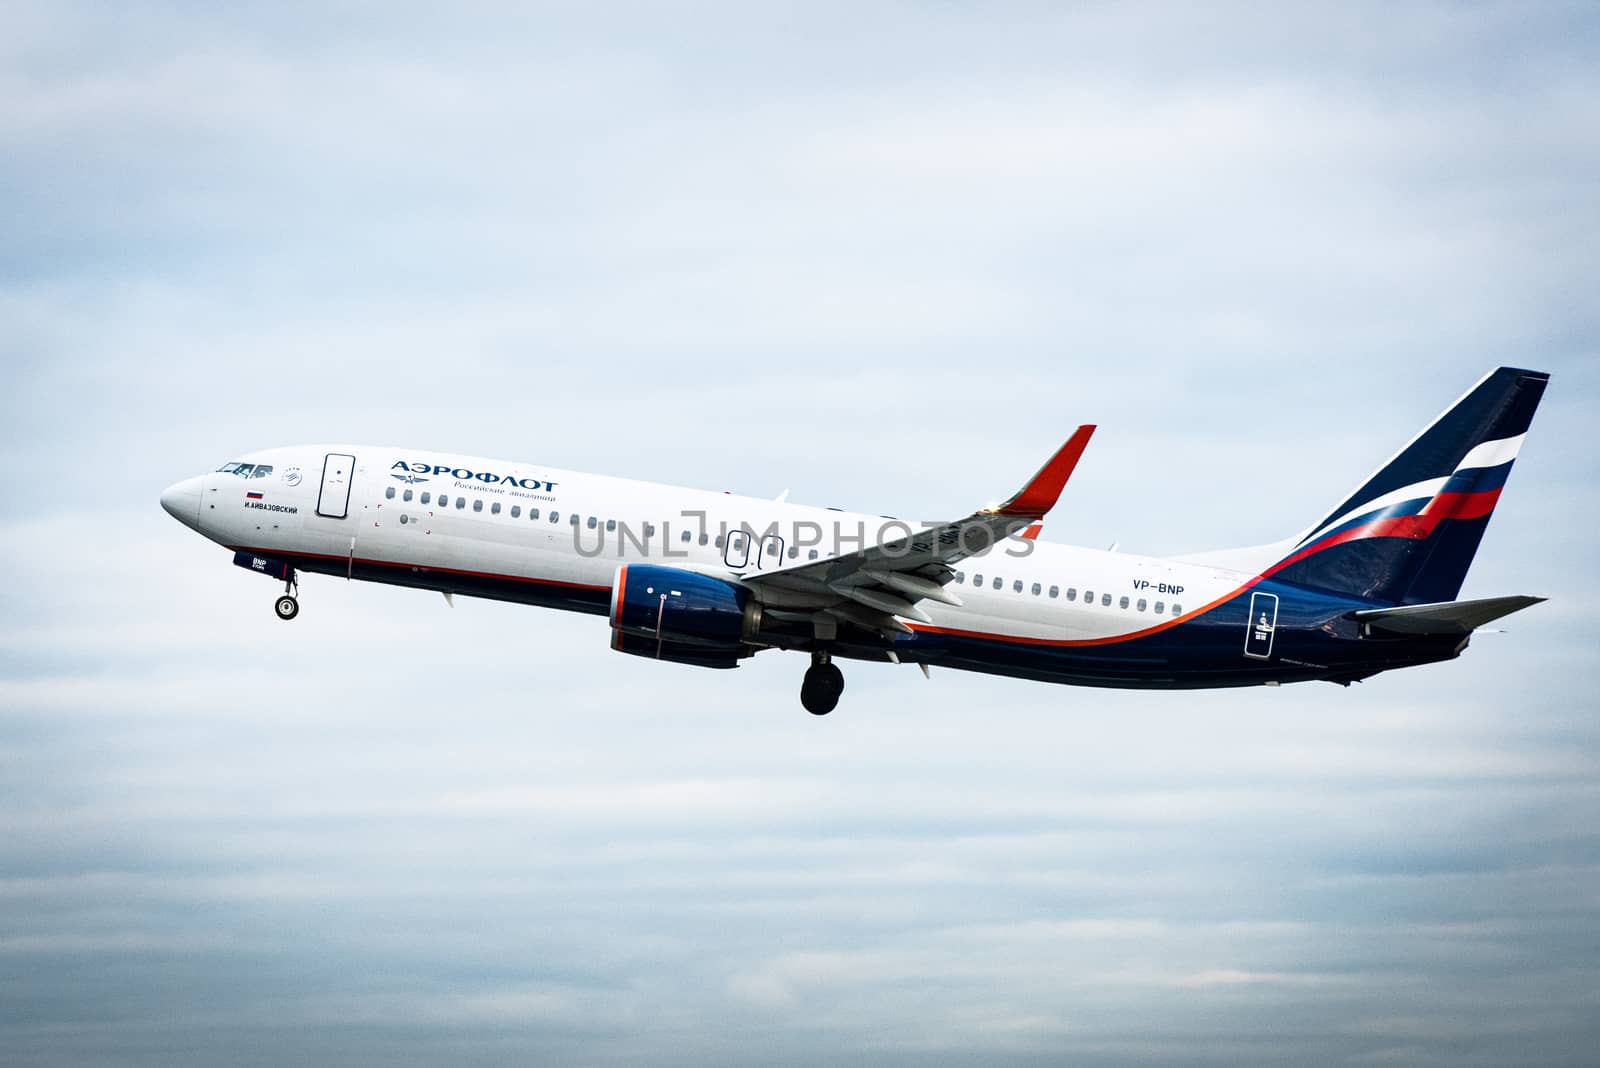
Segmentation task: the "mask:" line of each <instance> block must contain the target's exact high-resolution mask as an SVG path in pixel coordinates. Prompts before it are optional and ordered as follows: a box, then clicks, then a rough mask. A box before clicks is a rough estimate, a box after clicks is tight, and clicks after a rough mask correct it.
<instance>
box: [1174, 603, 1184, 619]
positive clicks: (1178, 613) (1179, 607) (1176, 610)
mask: <svg viewBox="0 0 1600 1068" xmlns="http://www.w3.org/2000/svg"><path fill="white" fill-rule="evenodd" d="M1172 614H1173V615H1175V616H1181V615H1183V605H1181V604H1178V603H1177V602H1176V601H1174V602H1173V605H1172Z"/></svg>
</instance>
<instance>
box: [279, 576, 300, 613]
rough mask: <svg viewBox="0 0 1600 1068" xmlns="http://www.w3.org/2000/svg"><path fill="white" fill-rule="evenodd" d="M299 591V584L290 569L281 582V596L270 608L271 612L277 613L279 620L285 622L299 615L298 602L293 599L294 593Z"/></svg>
mask: <svg viewBox="0 0 1600 1068" xmlns="http://www.w3.org/2000/svg"><path fill="white" fill-rule="evenodd" d="M299 589H300V583H299V581H298V580H296V578H295V575H294V571H293V569H291V570H290V571H289V573H288V575H287V576H285V578H284V580H283V596H282V597H279V598H278V600H277V603H275V604H274V605H273V606H272V608H273V611H275V612H277V613H278V618H279V619H281V620H284V621H285V622H287V621H288V620H291V619H293V618H294V617H295V616H297V615H299V614H300V602H299V601H298V600H297V599H296V598H295V592H296V591H298V590H299Z"/></svg>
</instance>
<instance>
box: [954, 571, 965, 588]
mask: <svg viewBox="0 0 1600 1068" xmlns="http://www.w3.org/2000/svg"><path fill="white" fill-rule="evenodd" d="M966 581H967V576H966V575H965V574H964V573H962V572H960V571H957V572H956V585H957V586H960V585H963V584H965V583H966Z"/></svg>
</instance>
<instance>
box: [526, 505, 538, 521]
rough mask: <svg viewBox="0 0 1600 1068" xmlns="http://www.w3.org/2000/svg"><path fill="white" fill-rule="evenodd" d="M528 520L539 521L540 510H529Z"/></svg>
mask: <svg viewBox="0 0 1600 1068" xmlns="http://www.w3.org/2000/svg"><path fill="white" fill-rule="evenodd" d="M528 518H529V519H538V518H539V509H537V508H529V509H528Z"/></svg>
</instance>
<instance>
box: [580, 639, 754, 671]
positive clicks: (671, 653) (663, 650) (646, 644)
mask: <svg viewBox="0 0 1600 1068" xmlns="http://www.w3.org/2000/svg"><path fill="white" fill-rule="evenodd" d="M611 648H613V649H615V650H616V651H617V652H619V653H629V654H631V655H633V656H647V657H649V658H650V659H651V660H666V661H670V662H671V663H674V664H693V665H694V666H695V667H704V668H736V667H738V666H739V661H740V660H741V659H743V658H744V657H746V656H750V655H752V654H750V653H746V652H742V651H740V650H739V649H738V648H737V647H735V648H733V649H717V648H713V647H712V646H709V645H688V644H686V643H684V642H669V641H664V640H662V639H660V638H646V637H645V636H644V635H642V634H628V633H626V632H624V631H620V630H614V631H612V632H611Z"/></svg>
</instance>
